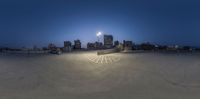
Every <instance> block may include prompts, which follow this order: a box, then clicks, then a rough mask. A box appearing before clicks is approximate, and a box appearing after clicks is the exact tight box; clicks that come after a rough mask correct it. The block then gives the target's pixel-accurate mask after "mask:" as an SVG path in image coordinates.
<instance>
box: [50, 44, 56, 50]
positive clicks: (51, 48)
mask: <svg viewBox="0 0 200 99" xmlns="http://www.w3.org/2000/svg"><path fill="white" fill-rule="evenodd" d="M48 49H49V50H54V49H56V45H54V44H53V43H50V44H49V45H48Z"/></svg>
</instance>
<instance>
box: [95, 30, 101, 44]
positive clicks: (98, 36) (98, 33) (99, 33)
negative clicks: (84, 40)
mask: <svg viewBox="0 0 200 99" xmlns="http://www.w3.org/2000/svg"><path fill="white" fill-rule="evenodd" d="M96 35H97V38H98V42H99V41H100V36H101V35H102V33H101V32H97V34H96Z"/></svg>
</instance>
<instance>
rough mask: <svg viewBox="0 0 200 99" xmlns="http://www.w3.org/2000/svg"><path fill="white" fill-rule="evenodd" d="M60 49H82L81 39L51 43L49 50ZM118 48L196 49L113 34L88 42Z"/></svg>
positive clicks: (97, 47) (92, 46) (90, 45)
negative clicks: (138, 41)
mask: <svg viewBox="0 0 200 99" xmlns="http://www.w3.org/2000/svg"><path fill="white" fill-rule="evenodd" d="M58 48H59V49H60V50H61V51H63V52H70V51H72V50H80V49H82V47H81V41H80V40H79V39H77V40H74V42H73V44H72V42H71V41H64V47H56V46H55V45H54V44H49V46H48V49H49V50H55V49H58ZM112 48H117V49H119V50H154V51H192V50H195V49H194V48H192V47H189V46H178V45H169V46H165V45H157V44H152V43H149V42H146V43H142V44H135V43H133V42H132V41H127V40H123V42H119V41H114V39H113V36H112V35H103V42H99V40H98V41H96V42H88V43H87V50H100V49H112Z"/></svg>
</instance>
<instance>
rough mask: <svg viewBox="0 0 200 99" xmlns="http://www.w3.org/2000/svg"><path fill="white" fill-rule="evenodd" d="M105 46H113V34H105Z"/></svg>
mask: <svg viewBox="0 0 200 99" xmlns="http://www.w3.org/2000/svg"><path fill="white" fill-rule="evenodd" d="M104 47H105V48H112V47H113V36H112V35H104Z"/></svg>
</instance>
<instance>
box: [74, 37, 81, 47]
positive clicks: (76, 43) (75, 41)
mask: <svg viewBox="0 0 200 99" xmlns="http://www.w3.org/2000/svg"><path fill="white" fill-rule="evenodd" d="M74 49H81V41H80V40H78V39H77V40H74Z"/></svg>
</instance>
